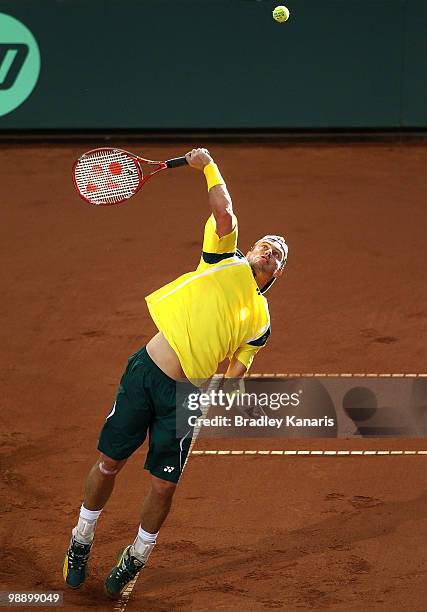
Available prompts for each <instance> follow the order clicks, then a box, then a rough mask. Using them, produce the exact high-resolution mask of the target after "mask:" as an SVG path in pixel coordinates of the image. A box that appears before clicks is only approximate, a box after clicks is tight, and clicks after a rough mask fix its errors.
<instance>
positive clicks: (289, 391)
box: [176, 376, 427, 438]
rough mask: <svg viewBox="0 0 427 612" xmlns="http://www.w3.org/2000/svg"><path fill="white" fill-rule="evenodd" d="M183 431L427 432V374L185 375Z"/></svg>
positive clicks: (180, 386)
mask: <svg viewBox="0 0 427 612" xmlns="http://www.w3.org/2000/svg"><path fill="white" fill-rule="evenodd" d="M176 418H177V437H182V435H184V433H185V432H187V431H188V429H189V428H195V430H196V431H197V432H198V435H199V436H201V437H220V438H225V437H233V438H235V437H244V438H247V437H262V438H269V437H274V438H353V437H425V436H427V378H423V377H416V378H405V377H387V378H383V377H380V376H378V377H360V378H359V377H355V376H352V377H349V378H344V377H340V376H337V377H327V378H326V377H325V378H315V377H296V378H291V377H283V378H280V377H271V378H269V377H259V378H257V377H250V378H248V379H244V380H243V379H225V378H223V377H214V378H213V379H212V381H210V383H209V384H207V385H206V386H205V387H204V388H200V389H197V390H195V388H194V387H191V386H189V385H188V383H186V384H184V383H177V416H176Z"/></svg>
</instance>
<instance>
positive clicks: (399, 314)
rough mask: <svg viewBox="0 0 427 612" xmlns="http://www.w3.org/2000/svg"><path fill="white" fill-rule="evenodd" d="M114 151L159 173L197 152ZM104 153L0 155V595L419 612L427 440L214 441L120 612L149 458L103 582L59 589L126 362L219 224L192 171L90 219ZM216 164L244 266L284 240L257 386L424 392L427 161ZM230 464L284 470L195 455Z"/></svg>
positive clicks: (154, 606)
mask: <svg viewBox="0 0 427 612" xmlns="http://www.w3.org/2000/svg"><path fill="white" fill-rule="evenodd" d="M112 144H114V145H116V146H122V147H123V148H127V149H130V150H132V151H134V152H137V153H142V154H144V155H145V156H146V157H149V158H152V159H167V158H169V157H173V156H175V155H180V154H183V153H185V152H186V151H187V150H188V149H190V148H192V147H193V146H194V143H193V142H190V141H189V142H187V143H179V144H176V143H175V144H173V143H168V144H166V143H165V144H163V145H162V146H157V145H156V146H155V145H153V143H150V142H148V143H142V142H141V143H139V142H132V143H124V142H114V143H112ZM101 145H102V143H99V142H90V143H74V144H71V145H60V144H57V145H52V144H50V145H48V144H46V145H36V144H34V145H28V144H19V143H18V144H15V145H2V148H1V149H0V157H1V177H2V193H3V206H2V223H1V242H0V245H1V246H0V248H1V259H2V264H3V265H2V275H3V278H2V286H3V290H2V300H1V302H0V310H1V315H2V321H3V325H2V329H1V345H2V351H1V369H0V376H1V384H2V389H3V392H2V396H1V416H0V419H1V441H0V444H1V446H0V453H1V455H0V459H1V475H2V479H1V496H2V501H1V509H2V510H1V512H2V521H1V546H0V551H1V552H0V554H1V563H0V571H1V573H2V574H3V576H2V580H1V584H2V586H1V590H15V591H16V590H23V591H28V590H38V591H45V590H56V591H63V592H64V608H63V609H65V610H67V611H70V612H75V611H78V610H80V611H81V612H83V611H86V610H88V609H90V610H99V611H108V610H111V611H112V610H121V611H122V612H123V611H124V610H126V612H135V611H137V610H150V611H151V610H152V611H165V612H166V611H181V610H182V611H183V610H192V611H204V610H210V609H212V608H214V607H215V608H216V609H219V610H229V611H240V610H242V611H243V610H254V611H257V610H267V609H278V610H286V611H289V612H292V611H294V610H300V609H301V610H313V609H324V610H333V611H346V612H348V611H353V610H354V611H359V610H360V611H362V610H363V611H365V610H374V611H377V610H378V611H380V610H381V611H389V610H410V611H411V612H423V611H425V610H426V609H427V605H426V601H427V553H426V549H425V542H426V538H427V486H426V467H427V455H423V454H420V453H417V452H418V451H426V450H427V440H426V439H382V440H366V439H363V440H362V439H356V438H355V439H352V440H327V441H326V440H321V439H319V440H315V441H313V440H311V441H310V442H308V441H306V440H294V439H293V440H286V439H282V440H278V439H277V438H276V439H274V440H273V439H271V440H269V439H265V440H260V439H247V440H244V439H238V440H231V439H227V440H218V439H215V440H206V439H205V440H201V441H199V442H198V443H196V445H195V447H194V450H196V451H199V454H195V455H192V456H191V457H190V459H189V461H188V464H187V467H186V469H185V472H184V475H183V477H182V481H181V483H180V485H179V487H178V491H177V494H176V496H175V501H174V509H173V512H172V513H171V515H170V517H169V519H168V520H167V523H166V525H165V527H164V528H163V529H162V531H161V534H160V536H159V545H158V547H157V549H156V551H155V553H154V554H153V556H152V558H151V559H150V563H149V566H148V567H147V568H146V569H145V570H144V572H143V573H142V574H141V576H140V577H139V579H138V580H137V582H136V584H135V586H134V588H133V591H132V593H131V594H130V597H129V598H127V597H125V598H123V600H122V601H121V602H119V603H117V604H114V603H112V602H110V601H109V600H107V599H106V598H105V596H104V594H103V588H102V583H103V579H104V576H105V575H106V573H107V572H108V570H109V568H110V567H111V565H112V564H113V561H114V560H115V556H116V554H117V552H118V550H119V549H120V547H122V546H124V545H125V544H127V543H129V542H130V541H131V540H132V539H133V538H134V534H135V531H136V529H137V525H138V513H139V504H140V501H141V499H142V497H143V495H144V493H145V491H146V489H147V487H148V477H147V474H146V473H145V472H144V470H143V460H144V454H145V447H143V448H142V449H141V450H140V451H139V452H138V453H136V455H135V456H134V457H133V459H132V460H131V461H130V462H129V464H128V465H127V466H126V468H125V470H124V471H123V473H122V474H121V475H120V478H119V480H118V484H117V487H116V490H115V492H114V494H113V497H112V499H111V500H110V502H109V504H108V506H107V508H106V510H105V511H104V514H103V516H102V519H101V520H100V522H99V525H98V528H97V537H96V542H95V546H94V549H93V553H92V557H91V561H90V576H89V578H88V580H87V583H86V584H85V585H84V587H83V588H82V589H81V590H80V591H77V592H74V591H71V590H66V589H65V586H64V584H63V581H62V562H63V557H64V554H65V550H66V547H67V545H68V541H69V535H70V530H71V528H72V526H73V525H74V524H75V521H76V519H77V516H78V508H79V506H80V503H81V497H82V487H83V480H84V478H85V475H86V473H87V471H88V469H89V467H90V466H91V465H92V464H93V463H94V461H95V458H96V456H97V451H96V443H97V436H98V432H99V430H100V428H101V426H102V423H103V421H104V419H105V417H106V415H107V414H108V412H109V411H110V408H111V404H112V401H113V399H114V395H115V391H116V387H117V384H118V381H119V378H120V375H121V372H122V370H123V369H124V366H125V364H126V360H127V357H128V356H129V355H130V354H131V353H133V352H135V351H136V350H137V349H138V348H139V347H140V346H142V345H143V344H145V343H146V342H147V341H148V340H149V339H150V337H151V336H152V335H153V334H154V333H155V327H154V324H153V323H152V321H151V320H150V319H149V316H148V311H147V309H146V306H145V302H144V296H145V295H147V294H148V293H150V292H151V291H153V290H154V289H156V288H158V287H160V286H161V285H163V284H165V283H166V282H168V281H169V280H171V279H172V278H174V277H176V276H178V275H179V274H182V273H184V272H186V271H189V270H191V269H194V268H195V267H196V266H197V262H198V259H199V256H200V248H201V240H202V235H203V224H204V221H205V219H206V218H207V216H208V214H209V211H208V203H207V196H206V188H205V185H204V180H203V177H201V176H200V175H198V173H197V172H196V171H193V170H191V169H189V168H186V169H177V170H174V171H173V172H172V171H171V172H165V173H162V175H159V176H158V177H154V178H153V179H152V181H150V182H149V183H148V184H147V185H146V186H145V187H144V189H143V191H142V192H141V193H140V194H138V195H137V196H136V197H135V198H134V199H132V200H130V201H129V202H127V203H125V204H123V205H121V206H117V207H110V208H108V207H106V208H97V207H93V206H90V205H88V204H85V203H84V202H83V201H81V200H80V199H79V198H78V196H77V195H76V194H75V192H74V190H73V186H72V181H71V172H70V169H71V166H72V163H73V161H74V159H75V158H76V157H77V156H78V155H80V154H81V153H82V152H84V151H85V150H87V149H89V148H92V147H93V146H101ZM203 146H208V148H209V149H210V151H211V153H212V154H213V156H214V157H215V159H216V160H217V162H218V164H219V165H220V168H221V170H222V172H223V175H224V178H225V179H226V180H227V183H228V185H229V188H230V191H231V194H232V197H233V202H234V208H235V212H236V214H237V216H238V218H239V223H240V225H239V236H240V239H239V247H240V248H241V249H242V250H244V251H245V250H247V249H248V248H249V247H250V245H251V244H252V243H253V241H254V240H255V239H256V238H257V237H259V236H262V235H264V234H266V233H271V232H275V233H282V234H284V235H285V236H286V238H287V240H288V244H289V249H290V251H289V263H288V266H287V269H286V274H285V276H284V278H283V280H282V281H280V282H278V283H277V284H276V285H275V286H274V288H273V289H272V290H271V292H270V293H269V294H268V298H269V305H270V313H271V318H272V334H271V338H270V341H269V344H268V346H267V347H266V348H265V349H264V350H263V351H261V352H260V354H259V355H258V357H257V359H256V361H255V363H254V366H253V368H252V369H253V372H259V373H281V372H284V373H286V372H296V373H304V372H319V373H329V372H335V373H343V372H347V373H351V372H362V373H363V372H366V373H382V372H388V373H400V374H423V373H425V372H426V370H427V368H426V364H427V348H426V343H425V338H426V336H427V307H426V303H427V286H426V282H425V271H426V260H427V242H426V235H427V222H426V210H425V205H426V201H427V185H426V180H425V176H426V167H427V150H426V148H425V147H423V146H422V145H417V144H407V145H405V144H401V143H397V142H396V143H384V144H363V145H362V144H359V145H355V144H352V145H351V144H347V145H345V144H342V145H329V146H326V145H322V144H318V145H315V144H311V145H300V146H297V145H286V144H264V145H255V144H250V143H247V144H244V143H243V144H242V143H240V144H237V143H236V144H228V145H219V144H217V143H212V144H210V143H203ZM227 449H228V450H234V451H238V450H240V451H250V450H252V451H269V452H267V453H265V454H260V453H259V452H256V453H252V454H250V453H246V454H231V453H230V454H222V455H218V454H206V453H200V451H203V450H227ZM281 450H287V451H290V450H337V451H338V450H382V451H390V452H391V451H400V450H402V451H415V454H408V453H406V454H404V453H403V454H387V455H378V454H375V455H365V454H362V455H346V456H339V455H301V454H300V455H298V454H297V455H292V454H272V453H271V451H281ZM21 609H22V608H21Z"/></svg>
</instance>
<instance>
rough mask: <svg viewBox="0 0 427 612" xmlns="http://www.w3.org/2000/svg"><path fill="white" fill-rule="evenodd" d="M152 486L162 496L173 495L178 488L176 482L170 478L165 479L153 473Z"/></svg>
mask: <svg viewBox="0 0 427 612" xmlns="http://www.w3.org/2000/svg"><path fill="white" fill-rule="evenodd" d="M151 486H152V487H153V489H154V491H155V492H156V493H157V495H160V496H161V497H172V495H173V494H174V493H175V490H176V483H174V482H170V481H169V480H163V479H162V478H158V477H157V476H153V474H151Z"/></svg>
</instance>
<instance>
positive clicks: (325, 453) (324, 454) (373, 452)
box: [191, 450, 427, 457]
mask: <svg viewBox="0 0 427 612" xmlns="http://www.w3.org/2000/svg"><path fill="white" fill-rule="evenodd" d="M191 455H192V456H195V457H201V456H206V455H270V456H273V455H274V456H277V455H303V456H307V455H313V456H316V457H318V456H321V457H331V456H339V457H342V456H350V455H357V456H364V457H369V456H371V455H382V456H384V455H427V450H194V451H192V452H191Z"/></svg>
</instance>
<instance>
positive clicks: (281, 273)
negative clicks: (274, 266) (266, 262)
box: [273, 267, 285, 278]
mask: <svg viewBox="0 0 427 612" xmlns="http://www.w3.org/2000/svg"><path fill="white" fill-rule="evenodd" d="M284 271H285V269H284V268H282V267H280V268H279V269H278V270H276V272H274V274H273V276H274V278H280V277H281V276H283V272H284Z"/></svg>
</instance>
